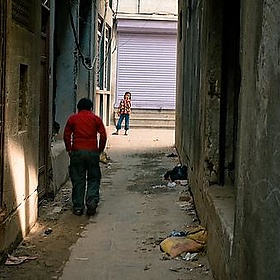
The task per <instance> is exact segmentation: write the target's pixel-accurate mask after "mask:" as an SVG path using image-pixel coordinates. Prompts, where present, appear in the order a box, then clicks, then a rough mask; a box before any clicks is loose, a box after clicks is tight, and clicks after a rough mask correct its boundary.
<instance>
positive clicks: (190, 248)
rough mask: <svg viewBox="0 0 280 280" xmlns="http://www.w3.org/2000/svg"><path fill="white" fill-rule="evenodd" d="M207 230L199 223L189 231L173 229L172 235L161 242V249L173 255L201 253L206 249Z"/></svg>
mask: <svg viewBox="0 0 280 280" xmlns="http://www.w3.org/2000/svg"><path fill="white" fill-rule="evenodd" d="M206 244H207V230H206V229H205V228H204V227H202V226H200V225H198V226H196V227H193V228H191V229H190V230H188V231H186V232H185V231H179V232H176V231H173V232H172V233H171V235H170V236H168V237H167V238H166V239H164V240H163V241H162V242H161V243H160V245H159V246H160V250H161V251H162V252H164V253H166V254H167V255H169V256H171V257H174V258H175V257H178V256H181V255H182V254H186V253H199V252H202V251H204V250H205V248H206Z"/></svg>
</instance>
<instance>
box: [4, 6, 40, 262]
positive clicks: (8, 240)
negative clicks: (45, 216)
mask: <svg viewBox="0 0 280 280" xmlns="http://www.w3.org/2000/svg"><path fill="white" fill-rule="evenodd" d="M11 2H12V1H8V19H7V28H8V33H7V55H6V111H5V131H4V135H5V139H4V147H5V148H4V183H3V202H2V205H1V219H0V257H1V256H3V254H4V252H5V251H6V250H7V249H8V248H9V247H10V246H12V245H13V244H14V243H16V242H18V241H19V240H20V238H21V237H23V236H25V235H26V234H27V233H28V232H29V230H30V229H31V228H32V226H33V225H34V224H35V222H36V220H37V209H38V197H37V186H38V149H39V148H38V144H39V141H38V139H39V105H38V104H39V97H40V93H39V89H40V38H41V37H40V36H41V33H40V9H41V3H40V2H38V3H37V1H34V10H33V12H34V14H33V17H32V18H33V19H32V26H31V29H30V30H28V29H27V28H24V27H21V26H20V25H19V24H17V23H15V21H14V20H12V3H11ZM31 7H32V5H31ZM20 69H22V80H24V82H23V83H22V84H24V86H22V84H21V83H20V76H21V75H20ZM23 69H24V71H23ZM23 72H24V74H23ZM20 88H22V89H23V92H25V93H24V94H22V95H21V94H20ZM20 96H21V97H23V99H24V101H22V102H21V101H20ZM22 114H23V115H22ZM20 120H23V121H22V122H21V121H20ZM20 123H24V124H23V125H20Z"/></svg>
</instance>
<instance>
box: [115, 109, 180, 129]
mask: <svg viewBox="0 0 280 280" xmlns="http://www.w3.org/2000/svg"><path fill="white" fill-rule="evenodd" d="M114 121H115V123H116V122H117V121H118V115H117V112H116V111H115V114H114ZM130 126H131V127H135V128H136V127H138V128H145V127H147V128H167V129H174V127H175V111H174V110H151V109H148V110H144V109H134V110H132V113H131V116H130Z"/></svg>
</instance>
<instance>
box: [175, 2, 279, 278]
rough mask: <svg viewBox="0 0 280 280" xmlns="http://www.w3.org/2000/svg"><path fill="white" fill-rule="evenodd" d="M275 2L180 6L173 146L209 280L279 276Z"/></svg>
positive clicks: (187, 4) (277, 56)
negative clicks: (205, 236)
mask: <svg viewBox="0 0 280 280" xmlns="http://www.w3.org/2000/svg"><path fill="white" fill-rule="evenodd" d="M279 11H280V4H279V3H278V2H276V1H272V2H266V1H261V0H257V1H252V0H246V1H232V2H230V3H229V2H225V1H223V0H211V1H181V0H179V13H178V17H179V19H178V60H177V61H178V68H177V69H178V70H177V73H178V75H177V93H178V94H177V102H176V104H177V105H176V108H177V110H176V111H177V115H176V147H177V149H178V153H179V155H180V159H181V161H182V163H184V164H187V165H188V167H189V178H190V188H191V191H192V193H193V195H194V199H195V205H196V208H197V211H198V215H199V219H200V222H201V223H202V224H203V225H204V226H206V227H207V229H208V232H209V240H208V246H207V253H208V257H209V261H210V264H211V269H212V272H213V275H214V278H215V279H223V280H225V279H238V280H243V279H244V280H245V279H246V280H247V279H256V280H258V279H260V280H261V279H277V278H279V276H278V275H279V272H280V268H279V265H278V263H279V261H280V251H279V250H278V248H277V246H275V244H277V240H278V229H279V228H280V221H279V219H278V213H279V212H280V204H279V193H280V188H279V172H278V167H279V156H278V141H277V140H278V138H279V136H278V135H279V133H278V131H279V129H280V123H279V112H280V111H279V108H278V104H279V75H280V69H279V58H280V56H279V54H280V52H279V44H278V42H279V32H277V30H278V29H279V28H280V21H279V20H278V14H279Z"/></svg>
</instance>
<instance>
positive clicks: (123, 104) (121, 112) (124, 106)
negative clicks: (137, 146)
mask: <svg viewBox="0 0 280 280" xmlns="http://www.w3.org/2000/svg"><path fill="white" fill-rule="evenodd" d="M130 113H131V93H130V92H128V91H127V92H126V93H125V94H124V97H123V99H122V100H121V101H120V104H119V107H118V116H119V120H118V123H117V125H116V129H117V130H116V131H115V132H114V133H113V135H118V134H119V130H121V126H122V122H123V120H125V124H124V130H125V133H124V135H128V130H129V117H130Z"/></svg>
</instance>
